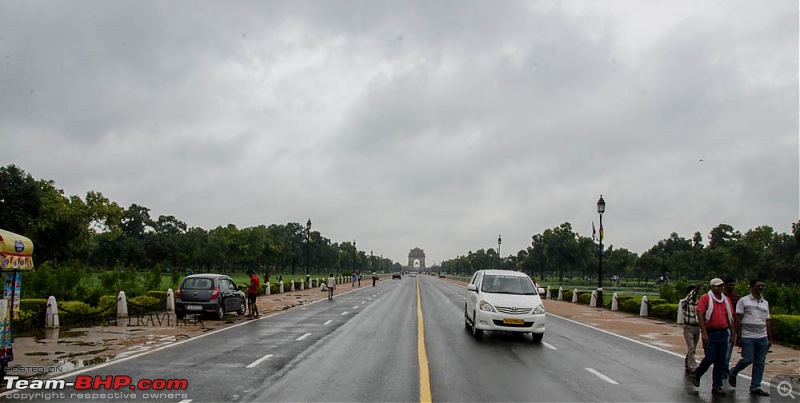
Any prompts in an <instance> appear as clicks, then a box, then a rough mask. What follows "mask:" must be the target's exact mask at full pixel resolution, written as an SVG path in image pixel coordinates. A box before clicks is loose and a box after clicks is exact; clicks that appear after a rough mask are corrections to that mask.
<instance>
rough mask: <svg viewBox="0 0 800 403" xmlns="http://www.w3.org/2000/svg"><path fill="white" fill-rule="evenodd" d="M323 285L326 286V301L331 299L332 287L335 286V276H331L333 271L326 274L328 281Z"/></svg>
mask: <svg viewBox="0 0 800 403" xmlns="http://www.w3.org/2000/svg"><path fill="white" fill-rule="evenodd" d="M325 287H327V288H328V301H333V289H334V288H336V278H335V277H333V273H331V274H330V275H329V276H328V282H327V283H325Z"/></svg>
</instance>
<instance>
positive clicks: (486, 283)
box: [464, 270, 545, 342]
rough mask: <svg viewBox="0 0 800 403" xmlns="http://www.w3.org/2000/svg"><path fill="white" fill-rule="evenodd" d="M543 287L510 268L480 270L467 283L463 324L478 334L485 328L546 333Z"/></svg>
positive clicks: (538, 335) (538, 338)
mask: <svg viewBox="0 0 800 403" xmlns="http://www.w3.org/2000/svg"><path fill="white" fill-rule="evenodd" d="M539 293H540V289H539V288H538V287H537V286H536V284H535V283H534V282H533V280H531V278H530V277H528V275H527V274H525V273H521V272H518V271H511V270H479V271H476V272H475V274H473V275H472V278H471V279H470V280H469V284H467V302H466V303H465V304H464V325H465V326H466V327H468V328H471V329H472V334H473V335H475V337H481V336H483V331H484V330H489V331H505V332H517V333H530V334H531V336H532V338H533V341H535V342H539V341H541V340H542V337H544V324H545V314H544V305H543V304H542V299H541V298H540V297H539Z"/></svg>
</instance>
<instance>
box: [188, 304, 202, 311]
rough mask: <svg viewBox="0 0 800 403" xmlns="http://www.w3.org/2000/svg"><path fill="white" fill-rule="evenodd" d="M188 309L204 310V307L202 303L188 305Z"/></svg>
mask: <svg viewBox="0 0 800 403" xmlns="http://www.w3.org/2000/svg"><path fill="white" fill-rule="evenodd" d="M186 310H187V311H202V310H203V307H202V306H201V305H186Z"/></svg>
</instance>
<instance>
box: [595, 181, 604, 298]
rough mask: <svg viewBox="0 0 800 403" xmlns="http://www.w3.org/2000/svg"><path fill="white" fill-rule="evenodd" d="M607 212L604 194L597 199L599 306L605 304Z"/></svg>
mask: <svg viewBox="0 0 800 403" xmlns="http://www.w3.org/2000/svg"><path fill="white" fill-rule="evenodd" d="M605 212H606V201H605V200H603V195H600V199H598V200H597V213H598V214H600V251H599V252H598V262H599V264H598V268H597V306H598V307H601V306H604V303H603V213H605Z"/></svg>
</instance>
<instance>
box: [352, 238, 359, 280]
mask: <svg viewBox="0 0 800 403" xmlns="http://www.w3.org/2000/svg"><path fill="white" fill-rule="evenodd" d="M357 254H358V247H357V246H356V240H355V239H353V275H355V274H356V255H357Z"/></svg>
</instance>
